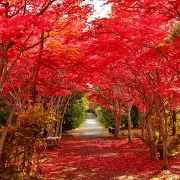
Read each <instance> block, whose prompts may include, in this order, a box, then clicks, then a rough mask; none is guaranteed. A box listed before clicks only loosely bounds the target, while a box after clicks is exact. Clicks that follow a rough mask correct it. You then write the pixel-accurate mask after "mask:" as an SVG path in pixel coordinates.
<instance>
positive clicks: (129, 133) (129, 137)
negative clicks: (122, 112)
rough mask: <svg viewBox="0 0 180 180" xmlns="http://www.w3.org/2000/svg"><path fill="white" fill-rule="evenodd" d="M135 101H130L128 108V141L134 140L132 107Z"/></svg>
mask: <svg viewBox="0 0 180 180" xmlns="http://www.w3.org/2000/svg"><path fill="white" fill-rule="evenodd" d="M132 105H133V102H132V101H131V102H129V103H128V108H127V115H128V142H129V143H130V142H133V138H132V131H131V109H132Z"/></svg>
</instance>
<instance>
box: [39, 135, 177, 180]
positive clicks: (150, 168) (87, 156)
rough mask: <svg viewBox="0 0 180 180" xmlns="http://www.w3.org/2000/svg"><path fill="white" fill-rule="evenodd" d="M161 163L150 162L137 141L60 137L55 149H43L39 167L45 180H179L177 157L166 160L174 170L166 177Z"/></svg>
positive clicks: (143, 147)
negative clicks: (43, 157) (60, 139)
mask: <svg viewBox="0 0 180 180" xmlns="http://www.w3.org/2000/svg"><path fill="white" fill-rule="evenodd" d="M162 163H163V162H162V161H161V160H159V161H157V162H155V161H152V160H151V159H150V154H149V152H148V148H147V146H146V145H145V144H143V143H142V141H141V140H138V139H136V140H135V141H134V142H132V143H128V142H127V139H114V138H113V137H104V138H98V137H96V138H78V137H63V139H62V141H61V142H60V143H59V145H58V148H57V147H56V148H54V149H47V150H46V160H44V159H43V161H41V163H40V168H41V169H42V173H43V174H42V175H43V177H44V179H46V180H53V179H56V180H84V179H86V180H88V179H89V180H101V179H102V180H120V179H124V180H128V179H129V180H131V179H133V180H148V179H152V180H157V179H163V177H166V178H167V179H168V177H170V178H169V180H170V179H172V180H176V179H180V162H179V159H178V158H176V157H173V158H170V159H169V164H170V165H171V168H172V169H175V170H174V171H173V172H172V173H169V174H167V173H165V171H161V167H162ZM163 172H164V174H165V175H164V174H163ZM161 177H162V178H161ZM173 178H174V179H173Z"/></svg>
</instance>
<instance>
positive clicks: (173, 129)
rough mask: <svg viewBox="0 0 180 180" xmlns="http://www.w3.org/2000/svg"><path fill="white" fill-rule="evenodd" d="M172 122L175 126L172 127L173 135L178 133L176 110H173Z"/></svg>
mask: <svg viewBox="0 0 180 180" xmlns="http://www.w3.org/2000/svg"><path fill="white" fill-rule="evenodd" d="M172 122H173V127H172V136H174V135H176V111H175V110H173V111H172Z"/></svg>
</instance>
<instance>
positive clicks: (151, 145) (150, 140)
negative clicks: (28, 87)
mask: <svg viewBox="0 0 180 180" xmlns="http://www.w3.org/2000/svg"><path fill="white" fill-rule="evenodd" d="M151 113H152V108H150V109H149V110H148V111H147V113H146V115H145V120H146V128H147V135H148V143H149V148H150V154H151V159H152V160H155V161H157V160H158V157H157V153H156V146H155V141H154V138H153V133H152V129H151V125H150V122H149V116H150V115H151Z"/></svg>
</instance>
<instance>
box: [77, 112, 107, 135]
mask: <svg viewBox="0 0 180 180" xmlns="http://www.w3.org/2000/svg"><path fill="white" fill-rule="evenodd" d="M79 136H80V137H92V136H93V137H97V136H98V137H100V136H101V137H104V136H107V132H106V129H105V128H103V127H101V126H100V124H99V123H98V122H97V120H96V119H95V117H94V115H93V114H91V113H88V114H87V118H86V120H85V121H84V123H83V125H82V127H81V129H80V131H79Z"/></svg>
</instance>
